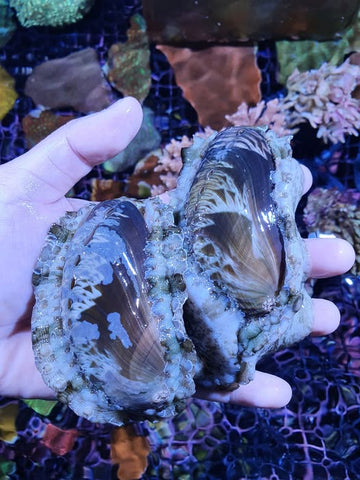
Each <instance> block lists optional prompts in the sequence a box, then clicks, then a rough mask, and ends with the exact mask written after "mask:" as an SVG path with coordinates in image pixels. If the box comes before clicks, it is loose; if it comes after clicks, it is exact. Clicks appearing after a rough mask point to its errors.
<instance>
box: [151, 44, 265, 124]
mask: <svg viewBox="0 0 360 480" xmlns="http://www.w3.org/2000/svg"><path fill="white" fill-rule="evenodd" d="M158 48H159V50H161V51H162V52H163V53H164V54H165V55H166V56H167V59H168V60H169V62H170V64H171V66H172V67H173V68H174V71H175V77H176V82H177V84H178V85H179V86H180V87H181V88H182V90H183V92H184V96H185V98H186V99H187V100H188V101H189V102H190V103H191V105H192V106H193V107H194V108H195V110H196V111H197V113H198V116H199V122H200V123H201V125H203V126H210V127H212V128H215V129H216V130H218V129H220V128H222V127H224V126H225V123H226V121H225V115H226V114H227V113H229V112H233V111H235V110H236V108H237V107H238V105H239V104H240V103H242V102H246V103H247V104H249V105H252V104H256V103H257V102H258V101H259V100H260V81H261V74H260V70H259V68H258V67H257V65H256V57H255V50H254V48H253V47H228V46H214V47H209V48H204V49H201V50H191V49H190V48H176V47H169V46H165V45H159V46H158Z"/></svg>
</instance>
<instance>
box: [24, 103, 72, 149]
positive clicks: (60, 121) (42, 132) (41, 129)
mask: <svg viewBox="0 0 360 480" xmlns="http://www.w3.org/2000/svg"><path fill="white" fill-rule="evenodd" d="M73 118H75V117H74V116H73V115H58V114H55V113H53V112H51V111H50V110H40V111H37V110H34V111H32V112H31V113H29V114H28V115H26V117H24V118H23V120H22V122H21V124H22V128H23V130H24V132H25V138H26V146H27V148H31V147H33V146H34V145H36V144H37V143H39V142H41V140H43V139H44V138H45V137H47V136H48V135H50V133H52V132H53V131H54V130H56V129H57V128H59V127H61V126H62V125H65V123H67V122H69V121H70V120H72V119H73Z"/></svg>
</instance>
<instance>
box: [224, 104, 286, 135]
mask: <svg viewBox="0 0 360 480" xmlns="http://www.w3.org/2000/svg"><path fill="white" fill-rule="evenodd" d="M225 118H226V120H228V121H229V122H230V123H231V124H232V125H239V126H240V125H243V126H259V125H269V127H271V129H272V130H274V131H275V132H276V133H277V134H278V135H287V134H290V133H291V131H290V130H288V129H287V128H286V123H285V122H286V115H285V112H284V111H282V103H281V101H280V100H279V99H278V98H274V99H273V100H270V101H269V102H267V103H265V102H264V100H262V101H261V102H259V103H257V104H256V105H255V106H254V107H248V105H247V104H246V103H245V102H243V103H241V104H240V105H239V107H238V109H237V111H236V112H235V113H233V114H232V115H225Z"/></svg>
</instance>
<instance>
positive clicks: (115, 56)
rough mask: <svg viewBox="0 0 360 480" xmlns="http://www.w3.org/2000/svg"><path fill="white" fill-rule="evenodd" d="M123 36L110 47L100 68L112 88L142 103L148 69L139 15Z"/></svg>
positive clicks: (142, 25) (145, 37) (146, 51)
mask: <svg viewBox="0 0 360 480" xmlns="http://www.w3.org/2000/svg"><path fill="white" fill-rule="evenodd" d="M127 36H128V40H127V42H125V43H115V44H114V45H112V46H111V47H110V50H109V53H108V60H107V64H106V65H105V67H104V71H105V74H106V76H107V78H108V80H109V82H110V83H111V85H112V86H113V87H114V88H116V89H117V90H119V91H120V92H121V93H122V94H123V95H132V96H134V97H135V98H137V99H138V100H139V101H140V102H142V101H143V100H144V99H145V98H146V97H147V95H148V93H149V90H150V86H151V70H150V50H149V43H148V38H147V34H146V25H145V21H144V19H143V17H142V16H141V15H139V14H136V15H134V16H133V17H132V18H131V26H130V28H129V30H128V31H127Z"/></svg>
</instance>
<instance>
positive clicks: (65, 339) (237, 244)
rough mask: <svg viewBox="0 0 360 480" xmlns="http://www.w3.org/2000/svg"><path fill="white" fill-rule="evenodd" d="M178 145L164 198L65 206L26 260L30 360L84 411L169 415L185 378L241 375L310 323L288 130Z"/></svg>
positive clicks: (228, 132)
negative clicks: (31, 294)
mask: <svg viewBox="0 0 360 480" xmlns="http://www.w3.org/2000/svg"><path fill="white" fill-rule="evenodd" d="M184 157H185V165H184V168H183V171H182V172H181V175H180V179H179V184H178V187H177V189H176V190H174V191H173V192H170V194H169V197H170V200H169V202H168V204H165V203H163V201H161V199H160V198H156V197H155V198H150V199H147V200H143V201H136V200H131V199H125V198H121V199H118V200H112V201H107V202H102V203H99V204H97V205H95V204H90V205H89V206H88V207H85V208H84V209H82V210H80V211H79V212H78V213H69V214H67V215H66V216H65V217H63V218H62V219H61V220H60V222H59V224H57V225H54V226H53V227H52V228H51V230H50V232H49V235H48V238H47V241H46V245H45V247H44V250H43V252H42V254H41V257H40V259H39V261H38V263H37V265H36V269H35V272H34V285H35V296H36V304H35V307H34V311H33V319H32V331H33V346H34V353H35V359H36V362H37V365H38V368H39V370H40V372H41V374H42V376H43V378H44V380H45V382H46V383H47V385H49V386H50V388H52V389H53V390H55V391H56V392H57V394H58V397H59V399H60V400H62V401H64V402H65V403H67V404H68V405H69V406H70V407H71V408H72V409H73V410H74V411H75V412H76V413H77V414H79V415H81V416H85V417H87V418H89V419H90V420H92V421H100V422H110V423H114V424H117V425H121V424H122V423H126V422H129V421H134V420H141V419H152V420H154V419H157V418H162V417H166V416H171V415H174V414H176V412H177V411H178V410H179V409H181V408H182V405H183V401H184V400H185V399H186V398H188V397H190V396H191V395H193V393H194V392H195V388H196V387H200V388H208V389H218V388H220V389H233V388H236V387H237V385H238V384H239V383H247V382H249V381H250V380H251V379H252V378H253V375H254V371H255V365H256V362H257V361H258V359H259V358H260V357H261V356H263V355H264V354H266V353H268V352H270V351H273V350H275V349H278V348H280V347H282V346H285V345H288V344H289V343H293V342H295V341H298V340H300V339H302V338H303V337H305V336H306V335H307V334H308V333H309V332H310V330H311V324H312V311H311V301H310V298H309V296H308V295H307V293H306V291H305V289H304V281H305V278H306V270H307V257H306V253H305V248H304V245H303V241H302V239H301V238H300V236H299V233H298V231H297V228H296V225H295V220H294V211H295V209H296V206H297V203H298V201H299V199H300V197H301V194H302V172H301V169H300V166H299V165H298V163H297V162H296V161H295V160H293V159H292V158H291V151H290V147H289V140H288V139H284V138H282V139H278V138H276V137H275V135H274V134H273V133H272V132H270V131H267V130H266V129H260V128H243V127H231V128H229V129H225V130H223V131H222V132H220V133H219V134H217V135H216V134H215V135H214V136H212V137H210V138H208V139H200V138H197V139H196V141H195V142H194V145H193V146H192V147H190V148H189V149H186V150H185V152H184Z"/></svg>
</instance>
